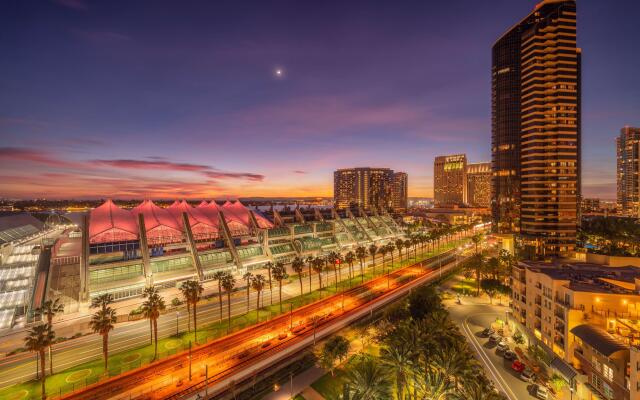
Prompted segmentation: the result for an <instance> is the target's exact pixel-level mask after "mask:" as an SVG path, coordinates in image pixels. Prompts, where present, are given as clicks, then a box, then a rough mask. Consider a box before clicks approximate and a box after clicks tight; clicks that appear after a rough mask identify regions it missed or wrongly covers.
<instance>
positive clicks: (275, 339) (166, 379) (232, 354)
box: [63, 263, 453, 400]
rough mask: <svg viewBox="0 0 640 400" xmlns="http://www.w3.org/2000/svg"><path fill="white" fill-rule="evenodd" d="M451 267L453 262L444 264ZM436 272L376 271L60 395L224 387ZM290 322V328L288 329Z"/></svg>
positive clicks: (114, 395) (164, 395)
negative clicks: (344, 287) (311, 300)
mask: <svg viewBox="0 0 640 400" xmlns="http://www.w3.org/2000/svg"><path fill="white" fill-rule="evenodd" d="M452 267H453V263H451V264H449V265H448V266H447V267H446V269H448V268H452ZM438 276H439V274H438V272H437V271H433V269H428V268H421V267H420V266H409V267H405V268H402V269H400V270H397V271H394V272H392V273H391V274H390V279H389V280H388V279H387V277H386V276H381V277H378V278H376V279H374V280H372V281H369V282H365V283H364V284H363V285H360V286H356V287H354V288H352V289H348V290H346V291H345V292H344V293H343V294H336V295H334V296H331V297H327V298H325V299H323V300H320V301H318V302H316V303H312V304H310V305H307V306H304V307H301V308H299V309H297V310H294V311H293V313H292V315H289V314H284V315H281V316H279V317H276V318H274V319H272V320H270V321H267V322H264V323H261V324H259V325H255V326H252V327H249V328H246V329H244V330H242V331H240V332H237V333H234V334H231V335H229V336H227V337H224V338H221V339H218V340H215V341H213V342H210V343H208V344H205V345H202V346H200V347H198V348H194V349H193V351H192V354H191V358H189V356H188V353H184V352H183V353H181V354H178V355H176V356H172V357H169V358H166V359H164V360H161V361H158V362H156V363H154V364H152V365H150V366H147V367H144V368H139V369H137V370H134V371H130V372H127V373H125V374H122V375H119V376H117V377H113V378H111V379H109V380H108V381H104V382H101V383H98V384H95V385H92V386H89V387H87V388H86V389H85V390H81V391H78V392H76V393H72V394H69V395H67V396H63V398H64V399H73V400H85V399H87V400H88V399H91V400H100V399H125V398H136V397H139V396H141V395H142V396H144V398H147V399H174V398H175V399H178V398H184V397H188V396H189V395H190V394H192V393H193V392H195V391H197V389H198V388H199V387H201V385H202V383H203V382H204V380H205V374H207V375H206V376H208V383H209V386H212V390H216V389H214V388H213V387H218V390H225V389H224V387H225V386H224V385H225V382H226V381H228V380H230V379H234V380H238V379H240V377H241V376H240V375H239V374H246V373H247V372H248V371H249V370H251V368H252V367H254V366H255V365H257V364H258V363H261V364H262V365H273V362H272V361H269V359H271V358H277V357H281V356H282V352H286V350H287V349H291V348H294V346H295V345H296V344H300V343H301V342H303V341H304V340H306V341H307V342H308V341H311V340H313V337H314V335H315V334H316V330H318V331H320V330H322V332H323V334H326V332H327V331H328V330H327V328H330V327H331V325H333V324H339V323H340V322H341V321H344V320H345V319H346V318H349V316H353V315H355V314H354V313H356V312H360V313H362V312H363V311H364V312H365V313H366V312H369V310H370V308H371V307H372V306H373V305H374V304H375V303H378V302H383V301H385V299H386V300H387V302H388V301H390V300H389V299H391V298H390V297H389V296H390V295H392V294H395V295H398V294H400V293H404V292H406V291H408V290H409V287H412V286H415V285H416V284H418V283H419V284H422V283H424V282H427V281H429V280H433V279H436V278H437V277H438ZM412 283H413V284H412ZM290 326H292V327H293V328H292V329H290ZM190 361H191V370H192V380H191V381H190V382H191V385H194V384H196V383H198V382H200V386H189V385H187V382H189V372H188V371H189V364H190ZM265 363H266V364H265ZM205 366H206V367H205ZM205 368H206V369H205ZM221 385H222V386H221Z"/></svg>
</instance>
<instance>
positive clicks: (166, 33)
mask: <svg viewBox="0 0 640 400" xmlns="http://www.w3.org/2000/svg"><path fill="white" fill-rule="evenodd" d="M535 3H536V1H531V2H518V3H515V2H506V1H505V2H498V3H496V4H495V6H494V7H492V8H490V9H487V8H486V7H485V6H484V5H481V4H474V3H473V2H467V3H465V4H466V5H465V7H463V11H462V13H459V12H458V10H457V7H456V9H455V10H454V9H453V7H448V6H447V5H443V4H438V5H425V4H422V5H420V4H417V3H416V4H410V5H408V6H407V7H405V8H403V9H402V10H398V9H396V7H392V5H390V4H388V5H381V6H377V7H372V6H371V7H368V8H367V10H366V11H363V10H360V8H359V7H357V6H354V5H346V6H344V5H341V6H340V7H339V6H337V5H335V4H326V5H323V6H320V7H317V8H312V6H309V5H294V4H293V3H291V4H288V5H286V6H285V5H282V6H273V5H261V4H257V5H255V6H254V7H255V8H256V9H257V11H260V9H261V8H269V9H270V12H272V13H274V14H275V15H276V17H274V18H275V19H271V18H266V17H264V15H265V12H266V11H265V10H262V11H265V12H255V13H251V15H244V14H243V10H241V9H238V8H234V7H233V6H228V5H227V6H223V5H199V6H198V7H196V8H198V11H199V13H193V12H186V11H185V10H181V9H180V8H171V7H164V8H162V7H158V9H156V10H152V11H151V12H149V13H146V12H145V14H144V16H145V18H146V20H145V21H144V22H140V21H141V18H142V15H143V10H142V7H140V6H139V5H128V7H129V15H128V16H127V17H122V16H120V15H119V14H116V13H114V10H115V8H112V7H115V6H110V5H109V4H101V3H93V2H84V1H51V2H48V3H42V4H38V5H35V4H7V5H3V6H2V7H3V9H4V10H3V12H2V15H3V16H2V17H0V18H2V20H3V28H1V29H2V32H3V36H5V37H6V38H7V39H9V40H7V41H6V44H3V45H2V47H3V49H4V50H5V54H7V56H8V57H9V58H10V59H12V60H13V62H11V63H6V64H5V65H2V66H0V72H2V74H1V75H2V76H3V78H2V79H1V80H0V83H1V84H2V86H3V91H4V93H5V96H2V98H1V99H0V101H1V102H2V103H0V104H1V105H2V107H0V109H2V112H0V135H1V136H2V137H3V142H4V144H3V145H2V147H1V148H0V166H1V167H2V171H3V172H2V181H3V183H2V184H0V189H1V190H0V193H1V194H2V195H3V196H5V197H17V198H33V197H47V198H70V197H76V198H101V197H118V198H172V197H187V198H203V197H206V198H213V197H232V198H233V197H250V196H265V197H268V196H283V195H290V196H325V197H330V196H331V195H332V183H333V182H332V171H334V170H335V169H336V168H345V167H353V166H368V165H370V166H375V167H388V168H391V169H394V170H401V171H406V172H407V173H408V174H409V175H410V180H409V181H410V184H409V196H411V197H432V196H433V188H432V184H431V182H432V180H433V171H432V167H433V165H432V159H433V157H435V155H437V154H453V153H467V154H468V156H469V158H470V159H474V160H488V159H489V155H490V136H491V121H490V98H489V96H488V93H489V92H490V83H491V82H490V80H491V77H490V74H489V73H487V71H488V70H489V68H490V64H491V59H490V52H489V49H490V47H491V45H492V44H493V41H494V40H495V38H496V37H498V36H500V35H501V34H502V33H504V31H505V29H504V27H506V26H510V24H511V23H512V22H513V21H516V20H518V19H519V18H520V17H521V16H522V15H526V14H527V13H529V12H530V11H531V10H532V9H533V6H534V5H535ZM639 7H640V6H638V5H637V4H631V3H628V4H616V7H615V8H614V7H607V6H606V5H603V4H599V2H596V1H581V2H580V6H579V7H578V20H579V21H580V22H579V29H580V35H579V40H578V46H580V47H582V48H583V49H584V51H585V55H586V56H585V58H584V59H583V66H582V70H583V72H582V74H583V76H582V82H583V99H582V101H583V108H582V114H583V127H582V130H583V134H582V138H583V143H582V148H583V159H584V163H583V182H582V184H583V191H582V193H583V195H584V196H585V197H600V198H604V199H614V198H615V193H616V189H615V187H616V184H615V173H616V166H615V165H616V157H615V137H616V135H617V133H618V132H619V130H620V128H621V127H623V126H625V125H631V126H637V125H638V124H640V121H639V120H638V118H640V117H639V116H638V115H637V111H636V112H635V113H634V111H635V110H637V109H639V108H640V107H639V106H640V100H639V99H640V95H638V94H639V93H640V83H639V82H638V80H637V79H634V75H633V74H634V72H633V71H634V70H637V69H638V68H637V66H638V63H639V60H640V55H638V54H637V52H634V51H633V48H634V44H633V39H632V38H633V30H632V24H631V23H625V21H630V18H631V16H632V15H636V14H637V12H638V11H640V10H638V8H639ZM496 10H500V12H499V13H496V12H495V11H496ZM145 11H146V10H145ZM389 13H391V14H389ZM196 14H199V15H197V16H196ZM387 14H388V15H389V17H388V20H387V22H385V23H377V21H379V19H380V18H383V16H385V15H387ZM116 15H117V16H116ZM294 15H295V16H296V17H300V21H299V22H298V23H295V24H294V23H291V21H292V16H294ZM390 17H393V18H390ZM172 18H175V21H176V27H175V29H173V30H169V29H166V28H165V29H161V28H159V26H162V25H163V24H166V23H167V22H168V21H170V20H171V19H172ZM460 19H462V20H464V22H465V29H464V30H452V29H451V26H453V25H452V24H453V23H454V22H455V21H459V20H460ZM225 20H234V21H235V24H233V25H231V24H229V23H224V21H225ZM383 21H384V19H383ZM353 23H355V24H356V25H357V28H358V32H359V34H358V35H351V33H353V31H352V29H353V26H352V24H353ZM187 28H189V29H187ZM470 30H472V31H473V32H474V34H473V35H469V31H470ZM326 32H331V34H330V35H329V36H328V38H327V36H326ZM399 42H400V43H403V45H402V46H397V43H399ZM610 43H616V46H615V48H613V47H612V46H610ZM460 46H463V47H464V48H465V52H462V53H463V54H460V53H461V52H458V51H455V50H456V49H458V48H459V47H460ZM309 49H313V51H309ZM389 55H392V56H393V57H389ZM441 57H442V58H441ZM442 59H445V60H446V61H441V60H442ZM44 64H46V65H47V66H48V68H42V65H44ZM278 71H279V72H278ZM461 77H463V78H461ZM283 154H286V156H287V157H288V158H286V159H285V158H284V157H283ZM371 160H375V162H372V161H371Z"/></svg>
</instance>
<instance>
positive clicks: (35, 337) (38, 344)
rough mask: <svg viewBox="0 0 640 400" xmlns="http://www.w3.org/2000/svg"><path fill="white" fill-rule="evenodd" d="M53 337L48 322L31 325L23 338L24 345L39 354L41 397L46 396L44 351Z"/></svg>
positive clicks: (53, 334) (54, 336)
mask: <svg viewBox="0 0 640 400" xmlns="http://www.w3.org/2000/svg"><path fill="white" fill-rule="evenodd" d="M55 338H56V335H55V333H53V331H52V330H51V325H49V324H41V325H36V326H33V327H32V328H31V329H30V330H29V331H27V337H26V338H24V347H25V348H26V349H27V350H29V351H31V352H34V353H37V354H38V355H39V356H40V371H41V372H42V373H41V374H40V385H41V392H42V398H43V399H45V398H46V397H47V392H46V390H45V380H46V372H45V370H44V368H45V367H44V366H45V358H44V357H45V355H44V354H45V353H44V351H45V350H46V349H47V348H49V346H51V344H52V343H53V341H54V339H55Z"/></svg>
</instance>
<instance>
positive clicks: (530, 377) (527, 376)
mask: <svg viewBox="0 0 640 400" xmlns="http://www.w3.org/2000/svg"><path fill="white" fill-rule="evenodd" d="M520 379H522V380H523V381H525V382H534V381H535V380H536V374H535V373H534V372H533V371H532V370H530V369H529V368H525V369H524V371H522V372H520Z"/></svg>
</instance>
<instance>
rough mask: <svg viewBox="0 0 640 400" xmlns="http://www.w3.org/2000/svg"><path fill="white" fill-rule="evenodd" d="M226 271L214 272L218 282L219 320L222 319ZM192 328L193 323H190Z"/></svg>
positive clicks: (214, 277)
mask: <svg viewBox="0 0 640 400" xmlns="http://www.w3.org/2000/svg"><path fill="white" fill-rule="evenodd" d="M224 273H225V271H216V272H214V273H213V279H214V280H215V281H217V282H218V306H219V312H220V314H219V320H220V321H222V278H224ZM187 313H189V302H187ZM189 330H191V325H189Z"/></svg>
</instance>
